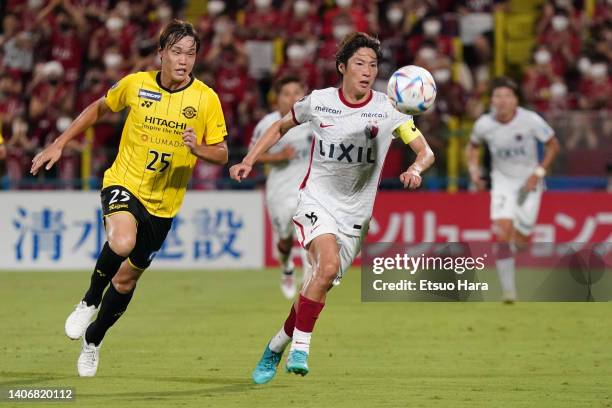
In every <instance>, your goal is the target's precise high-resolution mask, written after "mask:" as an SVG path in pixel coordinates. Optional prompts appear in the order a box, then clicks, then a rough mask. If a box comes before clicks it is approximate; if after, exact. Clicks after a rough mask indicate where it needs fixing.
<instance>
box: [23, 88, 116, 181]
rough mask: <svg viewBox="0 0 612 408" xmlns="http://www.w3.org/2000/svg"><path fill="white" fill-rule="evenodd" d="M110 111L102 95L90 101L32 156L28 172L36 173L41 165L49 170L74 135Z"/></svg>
mask: <svg viewBox="0 0 612 408" xmlns="http://www.w3.org/2000/svg"><path fill="white" fill-rule="evenodd" d="M108 111H110V108H109V107H108V105H106V101H105V98H104V97H101V98H100V99H98V100H96V101H95V102H92V103H91V104H90V105H89V106H88V107H86V108H85V109H84V110H83V112H81V114H80V115H79V116H78V117H77V118H76V119H75V120H74V122H72V124H71V125H70V126H69V127H68V129H66V130H65V131H64V133H62V134H61V135H60V136H59V137H58V138H57V139H55V140H54V141H53V143H51V144H50V145H49V146H47V147H45V148H44V149H43V150H42V151H41V152H40V153H38V154H37V155H36V156H34V159H32V167H31V168H30V173H32V174H34V175H35V174H37V173H38V170H40V168H41V167H42V166H45V164H46V166H45V170H49V169H50V168H51V167H53V165H54V164H55V162H57V161H58V160H59V158H60V157H61V156H62V151H63V150H64V147H65V146H66V144H67V143H68V142H69V141H71V140H72V139H74V138H75V137H76V136H78V135H80V134H81V133H83V132H84V131H85V130H87V129H88V128H89V127H91V126H92V125H93V124H94V123H96V121H97V120H98V119H100V118H101V117H102V116H104V114H105V113H106V112H108Z"/></svg>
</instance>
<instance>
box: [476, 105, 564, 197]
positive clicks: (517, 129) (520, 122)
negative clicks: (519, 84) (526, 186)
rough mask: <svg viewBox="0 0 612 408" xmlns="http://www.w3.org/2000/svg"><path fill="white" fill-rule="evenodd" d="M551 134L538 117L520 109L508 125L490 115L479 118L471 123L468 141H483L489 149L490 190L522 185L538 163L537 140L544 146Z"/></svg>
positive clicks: (542, 120)
mask: <svg viewBox="0 0 612 408" xmlns="http://www.w3.org/2000/svg"><path fill="white" fill-rule="evenodd" d="M554 133H555V132H554V130H553V129H552V128H551V127H550V126H549V125H548V123H546V122H545V121H544V119H542V117H540V115H538V114H537V113H535V112H533V111H530V110H528V109H523V108H521V107H519V108H517V111H516V114H515V115H514V118H512V119H511V120H510V122H507V123H501V122H498V121H497V120H495V116H494V114H493V113H487V114H484V115H482V116H481V117H480V118H478V120H477V121H476V123H475V124H474V129H473V130H472V135H471V137H470V142H472V143H474V144H477V145H479V144H481V143H482V142H486V143H487V145H488V146H489V151H490V152H491V180H492V182H493V188H496V187H499V186H500V185H509V186H516V185H522V184H523V183H524V182H525V181H526V180H527V178H528V177H529V176H530V175H531V174H533V171H534V169H535V168H536V166H538V164H539V161H538V151H537V141H540V142H543V143H545V142H547V141H549V140H550V139H551V138H552V137H553V136H554ZM496 185H497V186H496Z"/></svg>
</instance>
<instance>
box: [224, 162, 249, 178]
mask: <svg viewBox="0 0 612 408" xmlns="http://www.w3.org/2000/svg"><path fill="white" fill-rule="evenodd" d="M252 168H253V166H251V165H250V164H248V163H245V162H242V163H238V164H234V165H233V166H232V167H230V171H229V172H230V177H231V178H232V179H234V180H236V181H238V182H241V181H242V180H243V179H245V178H247V177H248V175H249V173H251V169H252Z"/></svg>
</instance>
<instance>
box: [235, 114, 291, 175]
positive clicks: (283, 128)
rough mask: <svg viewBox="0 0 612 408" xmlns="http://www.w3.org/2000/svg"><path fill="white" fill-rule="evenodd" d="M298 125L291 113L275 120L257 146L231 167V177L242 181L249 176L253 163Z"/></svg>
mask: <svg viewBox="0 0 612 408" xmlns="http://www.w3.org/2000/svg"><path fill="white" fill-rule="evenodd" d="M294 126H296V124H295V122H294V121H293V116H292V115H291V114H287V115H285V117H283V118H282V119H281V120H279V121H277V122H274V123H273V124H272V126H270V127H269V128H268V130H266V132H265V133H264V134H263V136H262V137H261V138H260V139H259V140H258V141H257V143H255V146H253V148H252V149H251V150H249V153H248V154H247V155H246V156H244V159H242V162H241V163H238V164H235V165H233V166H232V167H231V168H230V177H231V178H233V179H234V180H236V181H242V180H243V179H245V178H246V177H248V175H249V173H250V172H251V169H252V168H253V164H255V163H256V162H257V160H258V159H259V157H260V156H261V155H262V154H263V153H264V152H267V151H268V149H269V148H270V147H272V146H274V145H275V144H276V142H278V141H279V140H280V138H281V137H282V135H284V134H285V133H287V132H288V131H289V129H291V128H292V127H294Z"/></svg>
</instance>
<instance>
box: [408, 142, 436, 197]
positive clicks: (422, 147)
mask: <svg viewBox="0 0 612 408" xmlns="http://www.w3.org/2000/svg"><path fill="white" fill-rule="evenodd" d="M408 145H409V146H410V148H411V149H412V151H414V152H415V153H416V155H417V157H416V159H415V160H414V163H412V165H411V166H410V167H408V170H406V171H405V172H403V173H402V174H400V181H401V182H402V184H403V185H404V188H409V189H410V190H414V189H416V188H418V187H419V186H420V185H421V181H422V179H421V173H422V172H424V171H425V170H427V169H428V168H429V167H430V166H431V165H432V164H433V162H434V160H435V159H434V154H433V151H432V150H431V148H430V147H429V144H428V143H427V140H425V138H424V137H423V136H419V137H417V138H416V139H414V140H412V141H411V142H410V143H408Z"/></svg>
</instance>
